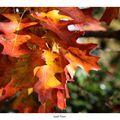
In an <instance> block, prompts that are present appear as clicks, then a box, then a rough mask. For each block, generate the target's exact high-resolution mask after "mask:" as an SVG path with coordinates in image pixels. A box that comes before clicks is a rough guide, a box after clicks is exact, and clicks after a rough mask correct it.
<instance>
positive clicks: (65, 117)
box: [0, 113, 120, 120]
mask: <svg viewBox="0 0 120 120" xmlns="http://www.w3.org/2000/svg"><path fill="white" fill-rule="evenodd" d="M119 119H120V114H118V113H114V114H110V113H107V114H103V113H102V114H101V113H98V114H95V113H93V114H89V113H72V114H67V113H66V114H65V113H64V114H63V113H62V114H60V113H54V114H52V113H51V114H48V113H47V114H45V113H44V114H43V113H37V114H31V113H30V114H25V113H24V114H21V113H18V114H13V113H6V114H5V113H3V114H0V120H119Z"/></svg>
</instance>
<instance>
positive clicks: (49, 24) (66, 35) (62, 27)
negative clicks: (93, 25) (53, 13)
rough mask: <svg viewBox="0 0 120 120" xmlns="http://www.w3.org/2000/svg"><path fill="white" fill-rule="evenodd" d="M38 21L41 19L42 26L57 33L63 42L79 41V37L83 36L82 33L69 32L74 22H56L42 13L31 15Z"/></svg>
mask: <svg viewBox="0 0 120 120" xmlns="http://www.w3.org/2000/svg"><path fill="white" fill-rule="evenodd" d="M31 15H32V16H33V17H35V18H36V19H39V20H40V21H41V25H42V26H43V27H44V28H46V29H48V30H51V31H53V32H54V33H56V34H57V35H58V36H59V37H60V38H61V39H62V40H67V41H70V40H71V39H77V38H78V37H79V36H81V35H83V32H80V31H77V32H76V31H69V30H68V25H71V24H72V23H73V20H69V21H57V22H55V21H56V19H55V20H52V19H51V18H49V17H47V18H46V17H44V16H42V15H41V14H40V13H32V14H31Z"/></svg>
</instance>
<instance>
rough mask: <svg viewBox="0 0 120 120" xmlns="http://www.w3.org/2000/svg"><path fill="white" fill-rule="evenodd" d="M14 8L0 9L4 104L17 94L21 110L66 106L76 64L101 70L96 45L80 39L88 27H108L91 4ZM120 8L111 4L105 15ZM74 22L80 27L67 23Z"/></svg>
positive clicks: (0, 96) (1, 101)
mask: <svg viewBox="0 0 120 120" xmlns="http://www.w3.org/2000/svg"><path fill="white" fill-rule="evenodd" d="M12 10H13V8H8V9H3V12H2V13H1V15H0V106H1V107H2V105H3V104H4V102H5V101H6V100H8V99H12V104H11V107H12V109H14V110H19V112H54V107H56V106H57V107H58V108H59V109H61V110H64V109H66V100H67V98H69V91H68V86H67V84H68V82H73V81H74V76H75V71H76V69H77V67H78V66H79V67H80V68H81V69H83V70H84V72H85V74H87V75H88V74H89V72H90V70H99V65H98V63H97V62H98V59H99V57H96V56H93V55H91V54H90V51H91V50H93V49H95V48H96V46H97V45H96V44H93V43H87V44H82V43H77V42H76V40H77V38H78V37H81V36H82V35H84V33H85V31H88V30H100V31H104V30H105V28H104V27H103V26H101V24H100V21H99V20H97V19H95V18H93V16H92V12H93V9H91V8H88V9H84V10H82V9H79V8H72V7H71V8H19V9H18V8H17V10H21V11H22V12H20V11H19V12H17V13H14V12H13V11H12ZM116 11H117V12H116ZM106 12H107V13H109V12H113V14H112V15H113V16H111V17H109V16H107V15H108V14H106ZM118 12H119V9H118V8H113V9H112V8H107V9H106V11H105V13H104V15H103V16H102V18H101V20H104V21H106V22H107V23H110V22H111V21H112V19H113V18H115V17H116V16H117V15H118ZM108 17H109V19H108ZM71 25H72V26H74V28H75V30H71V29H68V28H69V26H71Z"/></svg>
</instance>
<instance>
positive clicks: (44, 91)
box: [34, 51, 62, 102]
mask: <svg viewBox="0 0 120 120" xmlns="http://www.w3.org/2000/svg"><path fill="white" fill-rule="evenodd" d="M57 57H58V55H57V54H55V53H52V52H50V51H44V53H43V58H44V59H45V62H46V65H43V66H38V67H36V68H35V69H34V75H36V76H37V77H38V78H39V81H38V82H37V83H36V84H35V87H34V90H35V91H36V92H37V93H38V97H39V100H40V101H41V102H45V101H46V100H47V99H48V98H49V97H50V96H51V95H48V94H49V93H50V92H48V90H49V91H50V89H53V88H57V87H58V86H60V85H61V83H60V81H59V80H58V79H57V78H56V77H55V74H56V73H61V72H62V69H61V68H60V67H59V66H58V65H57V64H56V63H55V58H57Z"/></svg>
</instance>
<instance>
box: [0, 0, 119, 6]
mask: <svg viewBox="0 0 120 120" xmlns="http://www.w3.org/2000/svg"><path fill="white" fill-rule="evenodd" d="M51 6H53V7H58V6H59V7H78V6H79V7H88V6H89V7H106V6H109V7H111V6H112V7H120V0H0V7H51Z"/></svg>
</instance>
